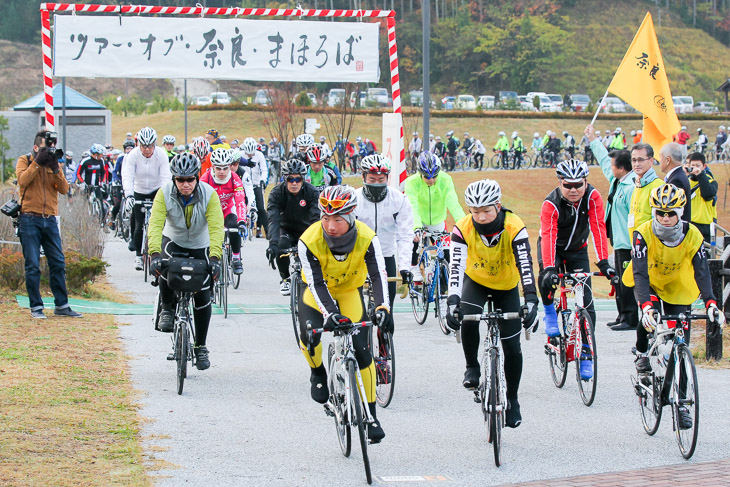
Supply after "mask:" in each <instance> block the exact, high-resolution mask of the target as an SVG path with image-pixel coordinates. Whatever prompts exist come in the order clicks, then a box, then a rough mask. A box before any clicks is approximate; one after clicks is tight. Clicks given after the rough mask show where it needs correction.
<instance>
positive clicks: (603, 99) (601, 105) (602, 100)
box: [591, 90, 608, 125]
mask: <svg viewBox="0 0 730 487" xmlns="http://www.w3.org/2000/svg"><path fill="white" fill-rule="evenodd" d="M607 96H608V90H606V93H605V94H604V95H603V98H601V103H600V104H599V105H598V110H596V113H594V114H593V120H591V125H593V124H594V123H595V122H596V117H598V113H599V112H600V111H601V108H603V102H605V101H606V97H607Z"/></svg>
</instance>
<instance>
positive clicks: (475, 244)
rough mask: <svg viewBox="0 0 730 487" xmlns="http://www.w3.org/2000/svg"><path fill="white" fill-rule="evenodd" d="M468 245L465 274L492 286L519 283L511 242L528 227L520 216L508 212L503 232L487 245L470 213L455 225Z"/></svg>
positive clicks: (511, 285)
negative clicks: (496, 240) (475, 226)
mask: <svg viewBox="0 0 730 487" xmlns="http://www.w3.org/2000/svg"><path fill="white" fill-rule="evenodd" d="M456 226H457V227H458V228H459V230H460V231H461V235H462V236H463V237H464V241H465V242H466V245H467V254H466V275H467V276H469V277H470V278H471V280H472V281H474V282H476V283H477V284H480V285H482V286H485V287H488V288H490V289H497V290H500V291H507V290H509V289H513V288H514V287H515V286H517V284H518V283H519V282H520V272H519V270H518V269H517V265H516V263H515V256H514V253H513V252H512V241H513V240H514V238H515V237H516V236H517V234H518V233H519V232H520V230H522V229H523V228H525V224H524V223H523V222H522V220H521V219H520V217H518V216H517V215H515V214H514V213H512V212H511V211H508V212H506V213H505V216H504V232H503V233H502V236H501V237H500V239H499V242H498V243H497V245H495V246H494V247H488V246H487V245H486V244H485V243H484V241H482V238H481V237H480V236H479V232H477V231H476V229H475V228H474V222H473V220H472V216H471V214H469V215H467V216H465V217H464V218H462V219H461V220H459V222H458V223H457V224H456Z"/></svg>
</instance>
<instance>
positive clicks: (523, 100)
mask: <svg viewBox="0 0 730 487" xmlns="http://www.w3.org/2000/svg"><path fill="white" fill-rule="evenodd" d="M517 100H518V102H519V103H520V110H529V111H531V112H534V111H537V109H536V108H535V105H533V104H532V99H531V98H528V97H527V95H520V96H518V97H517Z"/></svg>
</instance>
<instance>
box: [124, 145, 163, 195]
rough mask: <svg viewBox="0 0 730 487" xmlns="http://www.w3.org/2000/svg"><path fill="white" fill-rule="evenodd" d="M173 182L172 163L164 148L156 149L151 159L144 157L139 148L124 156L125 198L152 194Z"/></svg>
mask: <svg viewBox="0 0 730 487" xmlns="http://www.w3.org/2000/svg"><path fill="white" fill-rule="evenodd" d="M171 180H172V174H171V173H170V162H169V159H168V157H167V152H165V149H163V148H162V147H159V146H157V147H155V152H153V153H152V157H150V158H147V157H145V156H143V155H142V152H141V151H140V149H139V147H135V148H134V149H132V150H131V151H130V152H129V154H127V155H125V156H124V165H123V166H122V187H123V188H124V195H125V196H133V195H134V193H142V194H150V193H152V192H153V191H157V190H158V189H160V188H161V187H162V186H164V185H165V184H167V183H169V182H170V181H171Z"/></svg>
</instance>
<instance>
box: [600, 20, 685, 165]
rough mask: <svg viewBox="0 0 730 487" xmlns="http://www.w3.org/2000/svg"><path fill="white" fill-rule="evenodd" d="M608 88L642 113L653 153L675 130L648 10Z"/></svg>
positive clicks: (677, 124) (675, 123) (678, 128)
mask: <svg viewBox="0 0 730 487" xmlns="http://www.w3.org/2000/svg"><path fill="white" fill-rule="evenodd" d="M608 91H610V92H611V93H613V94H614V95H616V96H618V97H619V98H621V99H622V100H623V101H625V102H626V103H628V104H629V105H631V106H632V107H634V108H635V109H636V110H638V111H640V112H641V113H643V114H644V130H643V139H644V142H646V143H647V144H651V146H652V147H653V148H654V153H655V154H659V149H661V146H662V144H663V143H665V142H671V139H672V136H673V135H675V134H676V133H677V132H679V130H680V128H681V125H680V123H679V119H678V118H677V114H676V113H675V112H674V103H673V102H672V92H671V91H670V89H669V80H668V79H667V72H666V71H665V70H664V60H663V59H662V53H661V51H660V50H659V42H658V41H657V37H656V31H655V30H654V22H653V21H652V19H651V13H649V12H647V14H646V17H644V21H643V22H642V23H641V27H639V30H638V31H637V32H636V35H635V36H634V40H633V41H632V42H631V45H630V46H629V50H628V51H626V55H625V56H624V59H623V61H621V65H620V66H619V67H618V70H617V71H616V74H615V75H614V76H613V80H612V81H611V84H610V85H609V87H608Z"/></svg>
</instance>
